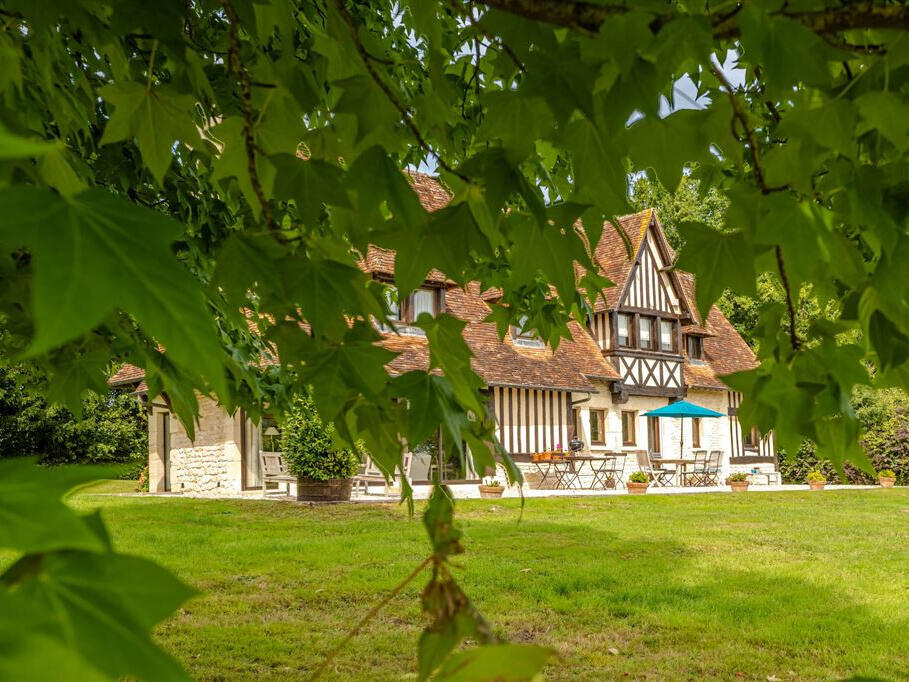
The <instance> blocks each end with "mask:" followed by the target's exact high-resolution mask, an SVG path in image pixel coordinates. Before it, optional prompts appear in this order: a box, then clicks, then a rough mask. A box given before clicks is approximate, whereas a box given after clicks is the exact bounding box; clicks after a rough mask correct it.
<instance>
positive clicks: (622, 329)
mask: <svg viewBox="0 0 909 682" xmlns="http://www.w3.org/2000/svg"><path fill="white" fill-rule="evenodd" d="M616 336H617V339H616V343H617V344H618V345H619V346H621V347H622V348H631V315H626V314H625V313H619V314H618V315H616Z"/></svg>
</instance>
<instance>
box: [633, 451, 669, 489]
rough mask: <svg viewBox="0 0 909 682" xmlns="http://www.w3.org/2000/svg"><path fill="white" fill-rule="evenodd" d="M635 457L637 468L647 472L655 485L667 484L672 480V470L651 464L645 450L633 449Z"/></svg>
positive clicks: (651, 461) (648, 454)
mask: <svg viewBox="0 0 909 682" xmlns="http://www.w3.org/2000/svg"><path fill="white" fill-rule="evenodd" d="M635 457H636V458H637V461H638V468H639V469H640V470H641V471H643V472H644V473H645V474H647V476H649V477H650V480H652V481H653V482H654V483H655V484H656V485H658V486H667V485H669V483H670V482H671V481H672V473H673V472H672V471H670V470H669V469H663V468H662V467H655V466H653V460H652V459H651V458H650V452H648V451H647V450H637V451H635Z"/></svg>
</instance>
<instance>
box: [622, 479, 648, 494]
mask: <svg viewBox="0 0 909 682" xmlns="http://www.w3.org/2000/svg"><path fill="white" fill-rule="evenodd" d="M626 485H627V486H628V494H629V495H643V494H644V493H646V492H647V488H648V487H649V486H650V484H649V483H635V482H634V481H628V483H626Z"/></svg>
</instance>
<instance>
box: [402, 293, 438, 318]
mask: <svg viewBox="0 0 909 682" xmlns="http://www.w3.org/2000/svg"><path fill="white" fill-rule="evenodd" d="M409 298H410V317H411V321H414V320H416V319H417V318H418V317H420V315H422V314H423V313H426V314H428V315H429V316H430V317H435V316H436V315H438V314H439V290H438V289H417V290H416V291H415V292H413V293H412V294H411V295H410V297H409Z"/></svg>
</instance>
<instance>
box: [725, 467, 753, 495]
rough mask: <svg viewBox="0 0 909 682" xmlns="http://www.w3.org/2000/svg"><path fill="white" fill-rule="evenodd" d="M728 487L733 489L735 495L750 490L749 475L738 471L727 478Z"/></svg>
mask: <svg viewBox="0 0 909 682" xmlns="http://www.w3.org/2000/svg"><path fill="white" fill-rule="evenodd" d="M726 485H728V486H729V487H730V488H732V492H734V493H743V492H745V491H746V490H748V485H749V481H748V474H746V473H745V472H744V471H736V472H735V473H732V474H729V476H727V477H726Z"/></svg>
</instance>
